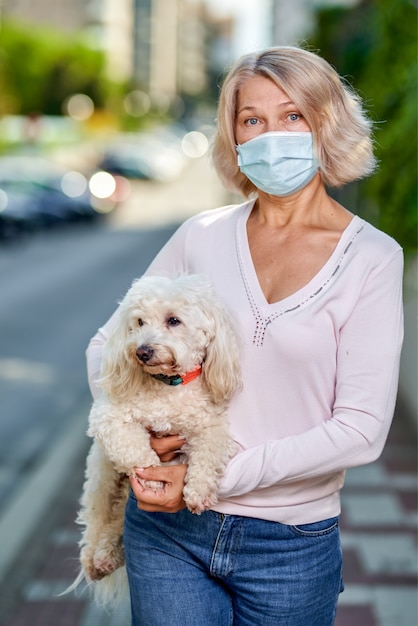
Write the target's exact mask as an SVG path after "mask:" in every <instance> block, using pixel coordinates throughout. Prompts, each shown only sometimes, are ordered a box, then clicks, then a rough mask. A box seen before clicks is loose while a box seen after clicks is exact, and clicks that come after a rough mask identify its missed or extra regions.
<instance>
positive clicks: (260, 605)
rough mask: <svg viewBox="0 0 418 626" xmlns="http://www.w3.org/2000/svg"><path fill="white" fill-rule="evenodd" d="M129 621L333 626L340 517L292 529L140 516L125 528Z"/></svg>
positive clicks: (217, 518) (222, 519)
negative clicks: (129, 598) (130, 619)
mask: <svg viewBox="0 0 418 626" xmlns="http://www.w3.org/2000/svg"><path fill="white" fill-rule="evenodd" d="M124 545H125V556H126V565H127V571H128V577H129V586H130V592H131V603H132V626H167V625H169V626H196V624H202V626H232V625H233V626H273V625H274V626H332V624H333V623H334V619H335V612H336V605H337V599H338V594H339V593H340V591H341V590H342V581H341V569H342V559H341V548H340V539H339V529H338V518H331V519H328V520H324V521H321V522H316V523H314V524H303V525H301V526H286V525H284V524H279V523H276V522H268V521H264V520H260V519H255V518H250V517H239V516H235V515H223V514H221V513H216V512H214V511H206V512H204V513H202V515H199V516H198V515H192V514H191V513H190V512H189V511H188V510H187V509H184V510H183V511H180V512H179V513H175V514H170V513H144V512H142V511H139V510H138V508H137V506H136V500H135V498H134V496H133V495H132V493H131V495H130V496H129V500H128V504H127V509H126V517H125V529H124Z"/></svg>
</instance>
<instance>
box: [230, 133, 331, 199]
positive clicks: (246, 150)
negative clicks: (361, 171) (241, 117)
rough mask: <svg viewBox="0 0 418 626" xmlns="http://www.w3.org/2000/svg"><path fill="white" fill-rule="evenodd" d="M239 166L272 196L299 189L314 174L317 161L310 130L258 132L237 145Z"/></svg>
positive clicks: (286, 193) (258, 186)
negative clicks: (255, 135) (252, 137)
mask: <svg viewBox="0 0 418 626" xmlns="http://www.w3.org/2000/svg"><path fill="white" fill-rule="evenodd" d="M237 152H238V166H239V168H240V170H241V172H242V173H243V174H245V175H246V177H247V178H248V179H249V180H250V181H251V182H252V183H253V184H254V185H255V186H256V187H257V189H261V190H262V191H265V192H266V193H270V194H272V195H274V196H288V195H290V194H292V193H294V192H295V191H299V189H302V188H303V187H305V185H307V184H308V183H309V182H310V181H311V180H312V178H313V177H314V176H315V174H316V172H317V170H318V166H319V162H318V159H317V158H316V157H315V156H314V152H313V142H312V133H309V132H280V131H273V132H268V133H261V135H257V137H255V138H254V139H250V140H249V141H247V142H245V143H243V144H240V145H238V146H237Z"/></svg>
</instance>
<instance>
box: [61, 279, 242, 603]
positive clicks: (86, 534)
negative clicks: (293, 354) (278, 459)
mask: <svg viewBox="0 0 418 626" xmlns="http://www.w3.org/2000/svg"><path fill="white" fill-rule="evenodd" d="M99 384H100V387H101V389H102V390H103V393H102V395H101V396H100V397H99V398H98V399H97V400H96V401H95V402H94V404H93V406H92V409H91V412H90V416H89V427H88V431H87V434H88V435H89V436H91V437H93V438H94V441H93V445H92V447H91V450H90V452H89V455H88V458H87V464H86V480H85V484H84V489H83V494H82V498H81V510H80V511H79V514H78V518H77V522H78V523H79V524H81V525H82V526H84V530H83V533H82V538H81V541H80V548H81V551H80V562H81V572H80V574H79V576H78V578H77V580H76V581H75V582H74V584H73V585H72V587H71V589H73V588H75V587H76V586H77V585H78V583H79V582H81V581H82V580H83V579H85V580H86V581H87V582H88V583H90V582H93V581H101V579H103V578H104V577H106V576H107V575H108V574H111V573H112V572H115V570H117V569H118V568H120V567H121V566H122V565H123V564H124V551H123V544H122V531H123V518H124V509H125V504H126V499H127V496H128V492H129V481H128V479H127V476H129V475H133V474H134V468H135V467H148V466H151V465H153V466H156V465H161V462H160V459H159V457H158V456H157V454H156V453H155V452H154V450H153V449H152V448H151V446H150V431H152V432H153V433H156V434H160V435H161V436H163V435H166V434H180V435H182V436H183V437H184V438H185V441H186V444H185V445H184V447H183V449H182V456H181V457H180V459H179V461H180V462H183V463H184V462H185V463H187V464H188V469H187V474H186V479H185V487H184V492H183V494H184V501H185V503H186V505H187V507H188V508H189V509H190V511H192V512H193V513H198V514H199V513H201V512H202V511H204V510H205V509H208V508H210V507H211V506H213V505H214V504H215V503H216V500H217V496H216V493H217V487H218V484H219V481H220V479H221V477H222V475H223V472H224V470H225V466H226V464H227V463H228V460H229V459H230V458H231V457H232V456H233V455H234V454H235V452H236V444H235V443H234V442H233V441H232V439H231V438H230V436H229V434H228V422H227V406H228V401H229V399H230V398H231V396H232V395H233V394H234V392H235V391H237V390H238V389H239V387H240V385H241V376H240V365H239V346H238V339H237V335H236V330H235V326H234V325H233V324H232V323H231V319H230V316H229V315H228V314H227V313H226V311H225V309H224V307H223V306H222V305H221V304H220V302H219V301H218V299H217V298H216V297H215V295H214V291H213V289H212V287H211V286H210V284H209V283H208V281H207V280H205V279H203V278H202V277H200V276H197V275H182V276H179V277H178V278H175V279H170V278H166V277H161V276H157V277H144V278H141V279H139V280H137V281H134V283H133V284H132V287H131V288H130V290H129V291H128V293H127V294H126V296H125V297H124V299H123V300H122V302H121V304H120V307H119V313H118V318H117V323H116V325H115V327H114V330H113V332H112V333H111V336H110V337H109V339H108V341H107V342H106V344H105V346H104V349H103V359H102V370H101V378H100V380H99ZM151 486H152V487H153V488H159V487H161V486H162V485H161V483H153V484H152V485H151ZM115 573H116V572H115ZM111 578H112V576H111V577H109V578H108V582H109V583H110V580H109V579H111ZM101 582H102V583H103V582H105V581H101ZM95 587H96V585H95ZM99 595H100V593H99ZM106 595H109V594H108V591H106V592H105V594H103V593H102V596H103V597H105V596H106ZM96 599H97V595H96ZM105 601H107V600H105Z"/></svg>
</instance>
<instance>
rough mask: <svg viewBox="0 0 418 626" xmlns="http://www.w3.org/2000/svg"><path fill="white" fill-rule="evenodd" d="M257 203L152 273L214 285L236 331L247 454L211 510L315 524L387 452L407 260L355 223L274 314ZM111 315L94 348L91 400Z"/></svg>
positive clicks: (239, 426) (233, 423)
mask: <svg viewBox="0 0 418 626" xmlns="http://www.w3.org/2000/svg"><path fill="white" fill-rule="evenodd" d="M253 203H254V200H252V201H249V202H246V203H244V204H241V205H234V206H228V207H222V208H220V209H216V210H212V211H206V212H204V213H201V214H199V215H197V216H194V217H192V218H191V219H189V220H188V221H186V222H185V223H184V224H183V225H182V226H181V227H180V228H179V229H178V230H177V232H176V233H175V234H174V235H173V237H172V238H171V239H170V240H169V241H168V243H167V244H166V245H165V247H164V248H163V249H162V250H161V252H160V253H159V254H158V255H157V257H156V258H155V260H154V261H153V263H152V264H151V265H150V267H149V268H148V270H147V274H163V275H177V274H179V273H182V272H189V273H198V274H203V275H205V276H207V277H208V278H209V279H210V280H211V281H212V283H213V284H214V286H215V288H216V291H217V293H218V295H219V296H220V297H221V299H222V300H223V302H224V303H225V305H226V306H227V308H228V309H229V310H230V311H231V313H232V314H233V315H234V316H235V318H236V319H237V321H238V324H239V327H240V332H241V337H242V371H243V382H244V385H243V390H242V391H241V392H240V393H237V394H236V395H235V396H234V398H233V400H232V403H231V406H230V410H229V420H230V430H231V434H232V436H233V437H234V439H235V440H236V441H237V442H238V443H239V444H240V446H241V450H240V452H239V453H238V454H237V455H236V456H235V457H234V458H233V459H232V461H231V462H230V463H229V465H228V468H227V471H226V474H225V476H224V479H223V481H222V484H221V486H220V490H219V502H218V504H217V505H216V506H215V507H214V509H215V510H217V511H220V512H222V513H228V514H235V515H244V516H251V517H258V518H262V519H266V520H272V521H277V522H281V523H285V524H303V523H310V522H314V521H318V520H320V519H326V518H328V517H332V516H334V515H338V514H339V512H340V490H341V488H342V486H343V483H344V475H345V470H346V469H348V468H350V467H354V466H358V465H362V464H366V463H370V462H372V461H374V460H375V459H376V458H377V457H378V456H379V455H380V454H381V452H382V449H383V446H384V444H385V441H386V438H387V434H388V431H389V428H390V424H391V421H392V417H393V412H394V407H395V401H396V394H397V386H398V373H399V359H400V351H401V345H402V338H403V312H402V273H403V255H402V250H401V248H400V247H399V245H398V244H397V243H396V242H395V241H394V240H393V239H392V238H390V237H389V236H387V235H385V234H384V233H382V232H381V231H379V230H377V229H376V228H374V227H373V226H371V225H370V224H368V223H367V222H365V221H364V220H362V219H360V218H359V217H357V216H355V217H354V218H353V219H352V221H351V222H350V224H349V225H348V227H347V228H346V230H345V231H344V232H343V234H342V236H341V239H340V241H339V243H338V245H337V246H336V248H335V250H334V252H333V254H332V256H331V257H330V258H329V260H328V261H327V262H326V263H325V265H324V266H323V267H322V269H321V270H320V271H319V272H318V273H317V274H316V276H314V278H313V279H312V280H311V281H310V282H309V283H308V284H307V285H305V286H304V287H303V288H302V289H300V290H298V291H297V292H296V293H294V294H292V295H290V296H289V297H287V298H285V299H284V300H281V301H279V302H276V303H273V304H269V303H268V302H267V301H266V299H265V297H264V295H263V292H262V290H261V288H260V285H259V283H258V280H257V275H256V272H255V269H254V266H253V263H252V259H251V254H250V250H249V245H248V239H247V231H246V222H247V219H248V216H249V214H250V212H251V209H252V207H253ZM115 315H117V312H116V313H115V314H114V316H112V318H110V320H109V321H108V322H107V323H106V324H105V325H104V326H103V327H102V328H101V329H99V331H98V333H97V334H96V335H95V337H93V339H92V340H91V342H90V344H89V347H88V349H87V357H88V359H87V361H88V371H89V381H90V386H91V389H92V393H93V395H94V396H95V395H97V393H98V390H97V388H96V385H95V382H94V381H95V380H96V379H97V377H98V375H99V369H100V355H101V348H102V345H103V342H104V341H105V340H106V338H107V337H108V335H109V329H110V328H111V326H112V324H114V319H115Z"/></svg>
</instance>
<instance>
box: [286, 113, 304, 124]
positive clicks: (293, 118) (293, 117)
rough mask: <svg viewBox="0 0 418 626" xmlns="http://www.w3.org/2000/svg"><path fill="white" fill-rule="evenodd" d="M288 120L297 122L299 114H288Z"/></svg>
mask: <svg viewBox="0 0 418 626" xmlns="http://www.w3.org/2000/svg"><path fill="white" fill-rule="evenodd" d="M288 117H289V120H290V121H291V122H297V121H298V120H300V118H301V116H300V115H299V113H289V116H288Z"/></svg>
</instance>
